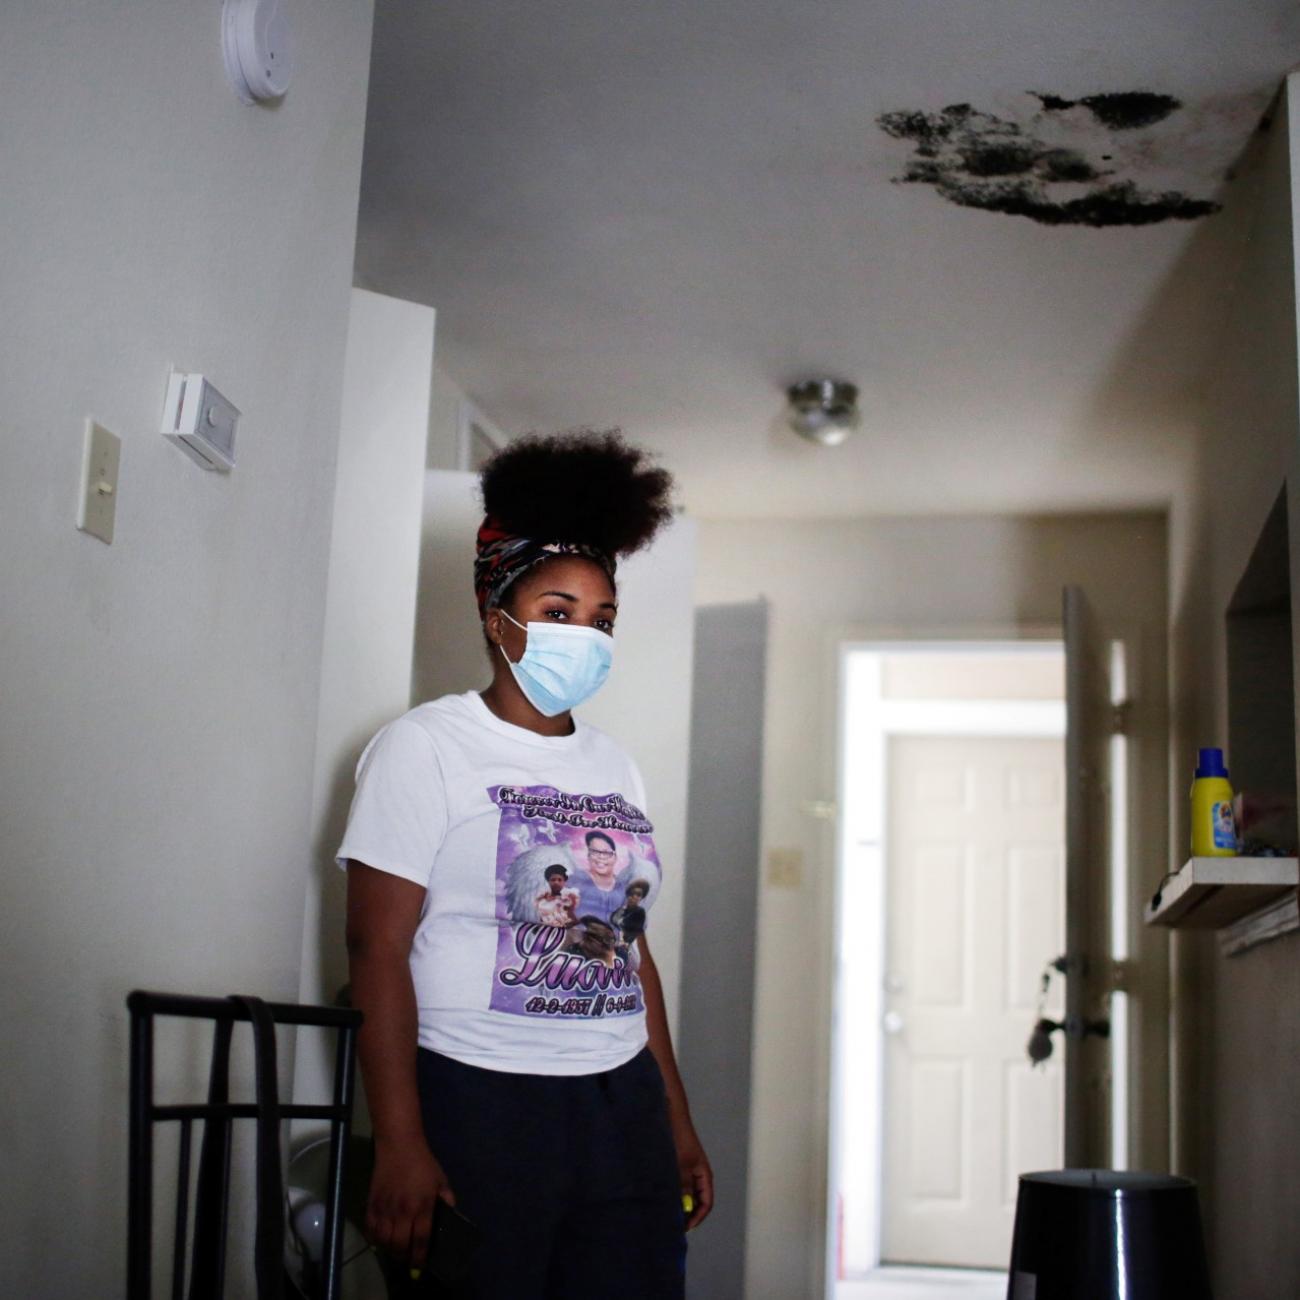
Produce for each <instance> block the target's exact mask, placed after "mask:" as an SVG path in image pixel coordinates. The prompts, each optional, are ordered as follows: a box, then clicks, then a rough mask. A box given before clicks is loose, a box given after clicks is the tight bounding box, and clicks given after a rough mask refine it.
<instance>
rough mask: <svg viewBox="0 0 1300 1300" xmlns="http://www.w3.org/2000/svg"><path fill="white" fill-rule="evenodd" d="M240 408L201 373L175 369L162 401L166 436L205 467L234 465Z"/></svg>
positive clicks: (228, 466)
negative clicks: (185, 372)
mask: <svg viewBox="0 0 1300 1300" xmlns="http://www.w3.org/2000/svg"><path fill="white" fill-rule="evenodd" d="M238 423H239V408H238V407H237V406H236V405H235V404H234V403H233V402H231V401H229V400H228V399H226V398H224V397H222V395H221V394H220V393H219V392H217V390H216V389H215V388H213V386H212V385H211V384H210V383H208V381H207V380H206V379H204V377H203V376H202V375H183V374H181V373H180V372H179V371H174V372H173V373H172V376H171V378H170V379H168V381H167V400H166V401H165V402H164V404H163V427H162V431H163V434H164V436H165V437H168V438H170V439H171V440H172V442H174V443H175V444H176V445H177V446H178V447H179V448H180V449H181V450H182V451H183V452H185V453H186V454H187V455H189V456H190V457H191V458H192V459H194V460H196V461H198V463H199V464H200V465H202V466H203V468H204V469H217V470H222V471H225V472H229V471H230V470H232V469H234V468H235V426H236V425H237V424H238Z"/></svg>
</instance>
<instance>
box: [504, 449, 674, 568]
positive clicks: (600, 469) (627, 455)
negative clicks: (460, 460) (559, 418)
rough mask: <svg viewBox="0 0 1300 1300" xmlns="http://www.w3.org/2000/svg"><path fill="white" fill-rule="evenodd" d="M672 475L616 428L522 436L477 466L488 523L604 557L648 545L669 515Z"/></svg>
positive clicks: (537, 539) (534, 538) (671, 511)
mask: <svg viewBox="0 0 1300 1300" xmlns="http://www.w3.org/2000/svg"><path fill="white" fill-rule="evenodd" d="M672 488H673V480H672V476H671V475H670V474H669V473H668V471H667V470H665V469H660V468H659V467H658V466H657V465H655V464H654V463H653V462H652V461H651V459H650V457H649V456H648V455H647V454H646V453H645V452H644V451H642V450H641V449H640V448H638V447H632V446H629V445H628V444H627V443H626V442H624V441H623V439H622V436H621V435H620V433H619V431H618V430H617V429H609V430H606V431H604V432H594V431H592V430H587V429H583V430H578V431H575V432H570V433H560V434H553V435H550V436H541V435H538V434H529V435H528V436H527V437H524V438H519V439H517V440H516V441H514V442H512V443H510V444H509V445H508V446H506V447H503V448H502V449H501V450H500V451H498V452H496V453H495V454H494V455H493V456H492V457H491V459H490V460H489V461H488V462H487V464H486V465H484V467H483V474H482V491H483V506H484V509H485V511H486V512H487V515H488V517H489V518H491V519H494V520H495V521H496V522H497V523H498V524H499V525H500V526H501V527H502V528H504V529H506V530H507V531H508V532H510V533H514V534H515V535H517V536H519V537H530V538H532V539H533V540H535V541H538V542H572V543H577V544H580V545H585V546H594V547H595V548H596V549H597V550H600V551H603V552H605V554H607V555H609V556H624V555H630V554H632V552H633V551H639V550H640V549H641V548H642V547H643V546H645V545H647V544H648V543H649V542H650V541H651V539H652V538H653V537H654V535H655V534H656V533H657V532H658V531H659V530H660V528H662V527H663V526H664V524H666V523H667V522H668V521H669V520H670V519H671V518H672V514H673V508H672V500H671V496H672Z"/></svg>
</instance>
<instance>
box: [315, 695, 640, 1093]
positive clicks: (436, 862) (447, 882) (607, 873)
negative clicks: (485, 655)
mask: <svg viewBox="0 0 1300 1300" xmlns="http://www.w3.org/2000/svg"><path fill="white" fill-rule="evenodd" d="M575 727H576V730H575V731H574V732H573V733H572V734H571V735H568V736H539V735H537V734H536V733H535V732H532V731H528V730H526V729H524V728H522V727H516V726H513V725H512V724H511V723H508V722H503V721H502V720H501V719H500V718H498V717H497V716H496V715H495V714H494V713H493V712H492V711H491V710H490V709H489V708H488V707H487V705H486V704H484V703H483V701H482V699H481V698H480V697H479V696H478V695H477V694H476V693H475V692H473V691H470V692H467V693H466V694H464V695H446V696H443V697H442V698H441V699H438V700H433V701H431V702H430V703H428V704H421V705H419V706H418V707H417V708H414V709H412V710H411V711H410V712H409V713H406V714H404V715H403V716H402V717H400V718H398V719H396V721H394V722H390V723H389V724H388V725H387V726H386V727H384V728H383V729H382V730H381V731H380V732H379V733H378V734H377V735H376V736H375V738H374V739H373V740H372V741H371V742H370V744H369V745H367V746H366V749H365V751H364V752H363V753H362V755H361V761H360V762H359V763H358V764H357V789H356V794H355V795H354V796H353V799H352V811H351V812H350V813H349V815H348V826H347V831H346V832H345V833H344V836H343V843H342V844H341V845H340V846H339V850H338V861H339V863H340V864H341V865H346V863H347V861H348V860H349V859H354V860H355V861H357V862H363V863H365V864H366V865H367V866H370V867H374V868H376V869H377V870H379V871H387V872H391V873H392V874H393V875H396V876H401V877H403V878H404V879H406V880H410V881H414V882H415V883H416V884H418V885H422V886H424V887H425V889H426V890H427V892H426V894H425V898H424V906H423V910H422V912H421V915H420V923H419V927H418V928H417V930H416V933H415V939H414V942H413V943H412V945H411V976H412V980H413V981H414V984H415V999H416V1002H417V1004H418V1006H419V1023H420V1031H419V1036H420V1045H421V1046H423V1047H427V1048H430V1049H432V1050H433V1051H435V1052H441V1053H442V1054H443V1055H445V1056H451V1057H454V1058H455V1059H456V1060H458V1061H464V1062H466V1063H467V1064H469V1065H477V1066H482V1067H484V1068H486V1069H490V1070H505V1071H510V1072H514V1073H523V1074H592V1073H597V1072H599V1071H602V1070H609V1069H613V1068H614V1067H615V1066H618V1065H621V1064H623V1062H625V1061H628V1060H630V1059H631V1058H632V1057H633V1056H635V1055H636V1054H637V1052H639V1051H640V1050H641V1048H642V1047H643V1046H644V1045H645V1042H646V1028H645V1007H644V1003H643V1000H642V992H641V981H640V979H639V978H638V976H637V973H636V968H637V965H638V961H639V957H638V953H637V950H636V946H635V943H634V942H632V940H634V938H635V935H633V934H625V933H624V932H623V930H622V929H621V928H620V927H618V926H616V925H615V924H614V923H612V922H611V920H610V917H611V916H612V914H613V913H614V912H615V911H617V910H618V909H619V908H620V907H622V906H623V905H624V904H625V902H626V901H627V894H628V890H629V889H630V888H631V887H632V885H633V884H634V882H635V883H636V884H637V885H639V886H640V887H641V888H643V889H644V890H645V891H646V897H645V899H644V901H643V902H641V904H640V906H641V907H643V908H645V909H646V910H647V911H648V910H649V909H650V907H651V905H652V904H653V903H654V901H655V898H656V897H657V896H658V893H659V886H660V881H661V879H662V873H661V869H660V865H659V857H658V854H657V853H656V852H655V846H654V839H653V838H652V836H653V831H654V828H653V827H652V826H651V824H650V822H649V821H648V820H647V818H646V816H645V813H644V812H643V811H642V809H643V808H644V806H645V793H644V787H643V785H642V781H641V774H640V773H639V772H638V771H637V768H636V764H635V763H633V761H632V759H631V758H630V757H629V756H628V755H627V754H626V753H625V752H624V751H623V749H622V748H621V747H620V746H619V745H617V744H616V743H615V742H614V741H613V740H611V739H610V738H609V737H608V736H606V735H605V734H604V733H603V732H601V731H598V730H597V729H596V728H595V727H589V726H586V725H585V724H584V723H582V722H578V721H576V720H575ZM557 867H558V868H560V869H561V870H560V871H557V870H555V868H557ZM548 868H549V869H550V874H549V875H548V874H547V872H548ZM548 895H549V896H553V897H554V898H555V899H556V901H555V902H554V903H550V904H546V903H545V900H546V899H547V897H548ZM561 900H563V901H561ZM635 901H636V899H635V891H634V898H633V902H635ZM539 903H541V904H543V905H542V906H540V907H539ZM556 920H559V921H561V922H567V924H565V923H562V924H555V923H554V922H555V921H556Z"/></svg>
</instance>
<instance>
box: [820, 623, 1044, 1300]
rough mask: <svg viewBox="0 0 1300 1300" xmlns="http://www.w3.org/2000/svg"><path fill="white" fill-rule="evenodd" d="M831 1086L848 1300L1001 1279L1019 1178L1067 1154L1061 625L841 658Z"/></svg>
mask: <svg viewBox="0 0 1300 1300" xmlns="http://www.w3.org/2000/svg"><path fill="white" fill-rule="evenodd" d="M841 682H842V691H841V735H842V745H841V755H840V759H841V762H840V772H841V783H840V795H841V799H840V808H841V810H842V816H841V837H840V852H839V855H838V857H839V882H838V885H839V888H838V897H839V910H838V915H839V923H838V926H837V936H836V943H837V953H836V959H837V960H836V1015H835V1022H834V1049H833V1087H832V1103H831V1134H830V1139H831V1140H830V1150H831V1153H832V1158H831V1198H832V1199H831V1208H832V1214H831V1233H830V1236H831V1240H830V1242H829V1243H828V1250H829V1253H830V1259H829V1260H828V1263H829V1268H828V1276H829V1277H831V1278H833V1279H837V1281H836V1284H835V1287H834V1289H833V1290H831V1291H828V1294H832V1295H833V1296H834V1297H835V1300H893V1298H894V1297H904V1296H917V1297H919V1296H922V1295H924V1296H926V1297H930V1296H935V1297H939V1296H948V1295H951V1296H953V1297H958V1296H972V1295H982V1294H993V1293H996V1292H997V1291H998V1289H999V1287H1000V1286H1005V1281H1004V1279H1003V1275H1002V1274H1001V1272H1000V1270H1001V1269H1003V1268H1004V1267H1005V1263H1006V1260H1007V1258H1008V1257H1009V1254H1010V1245H1011V1229H1012V1222H1013V1219H1014V1212H1015V1196H1016V1185H1017V1178H1018V1175H1019V1174H1020V1173H1021V1172H1023V1171H1025V1170H1028V1169H1035V1168H1038V1169H1041V1168H1055V1167H1058V1166H1059V1165H1060V1164H1061V1163H1062V1142H1063V1131H1062V1116H1063V1078H1062V1071H1061V1068H1060V1063H1059V1058H1058V1059H1053V1060H1049V1061H1047V1062H1046V1063H1045V1065H1044V1066H1042V1067H1040V1068H1037V1069H1035V1068H1032V1067H1031V1066H1030V1062H1029V1060H1028V1058H1027V1056H1026V1051H1025V1046H1026V1043H1027V1040H1028V1038H1029V1034H1030V1031H1031V1029H1032V1028H1033V1025H1034V1023H1035V1021H1036V1020H1037V1019H1038V1018H1039V1017H1041V1016H1044V1015H1045V1016H1048V1017H1050V1018H1053V1019H1059V1018H1060V1016H1061V1014H1062V1010H1063V1008H1062V989H1061V981H1060V980H1059V979H1052V980H1051V982H1050V986H1049V988H1048V989H1047V990H1046V992H1044V990H1043V987H1042V978H1043V971H1044V966H1045V963H1046V962H1048V961H1050V960H1051V959H1052V958H1053V957H1055V956H1056V955H1057V954H1059V953H1060V952H1061V951H1062V950H1063V947H1064V937H1065V936H1064V927H1065V762H1064V737H1065V731H1066V707H1065V653H1064V646H1063V644H1062V643H1061V642H1060V641H1034V642H1010V643H1006V642H989V643H974V644H971V643H961V644H956V643H945V644H934V643H888V644H857V645H852V646H846V647H844V650H843V654H842V659H841Z"/></svg>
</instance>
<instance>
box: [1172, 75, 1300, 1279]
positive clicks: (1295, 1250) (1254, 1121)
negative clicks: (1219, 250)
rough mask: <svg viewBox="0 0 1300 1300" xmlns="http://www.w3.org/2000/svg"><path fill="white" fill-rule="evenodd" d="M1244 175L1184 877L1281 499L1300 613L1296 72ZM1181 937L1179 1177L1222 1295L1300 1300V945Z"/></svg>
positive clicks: (1192, 578) (1217, 408)
mask: <svg viewBox="0 0 1300 1300" xmlns="http://www.w3.org/2000/svg"><path fill="white" fill-rule="evenodd" d="M1243 180H1244V181H1245V183H1246V186H1247V188H1246V191H1245V197H1244V198H1243V200H1242V205H1241V208H1240V210H1239V212H1238V213H1237V214H1236V216H1237V219H1238V220H1239V221H1240V222H1241V223H1242V229H1241V234H1242V237H1243V253H1242V259H1241V264H1240V268H1239V272H1238V276H1237V282H1236V290H1235V297H1234V300H1233V302H1232V304H1231V310H1230V311H1225V314H1224V322H1223V331H1222V336H1221V338H1220V341H1219V346H1218V349H1217V353H1216V355H1217V362H1218V364H1217V367H1216V370H1215V371H1214V373H1213V374H1212V375H1211V376H1210V377H1209V382H1208V386H1207V387H1208V391H1207V401H1206V404H1205V416H1204V423H1203V427H1202V429H1201V433H1200V440H1199V447H1198V456H1197V461H1198V464H1197V471H1196V474H1195V476H1194V478H1193V480H1192V482H1191V483H1189V485H1188V491H1187V492H1186V493H1185V494H1184V495H1183V496H1182V497H1181V498H1180V500H1179V501H1178V503H1177V505H1176V507H1175V511H1174V514H1173V518H1172V521H1171V522H1172V529H1171V535H1172V544H1171V548H1170V611H1171V663H1172V670H1173V682H1172V698H1173V704H1174V711H1173V712H1174V716H1173V722H1174V728H1173V732H1172V742H1171V743H1172V751H1171V752H1172V770H1173V777H1174V780H1173V782H1172V784H1171V799H1172V803H1173V809H1174V818H1173V822H1174V826H1175V834H1174V836H1173V840H1172V842H1171V846H1170V853H1169V860H1170V863H1171V865H1173V864H1175V863H1178V862H1181V861H1182V860H1183V859H1184V858H1185V856H1186V844H1187V834H1188V831H1187V822H1188V817H1187V782H1188V777H1189V769H1190V760H1191V759H1192V758H1193V757H1194V749H1195V747H1197V746H1200V745H1219V744H1226V743H1227V734H1228V733H1227V690H1226V644H1225V635H1224V613H1225V611H1226V608H1227V605H1228V601H1229V600H1230V598H1231V596H1232V592H1233V590H1234V588H1235V586H1236V584H1237V581H1238V579H1239V578H1240V576H1241V574H1242V572H1243V570H1244V569H1245V567H1246V563H1247V561H1248V560H1249V558H1250V553H1251V550H1252V548H1253V547H1254V544H1255V541H1256V538H1257V537H1258V536H1259V532H1260V530H1261V528H1262V527H1263V524H1264V521H1265V519H1266V518H1267V516H1268V513H1269V511H1270V509H1271V508H1272V506H1273V503H1274V501H1275V500H1276V499H1277V496H1278V494H1279V492H1281V491H1282V490H1283V489H1284V488H1285V491H1286V496H1287V502H1288V513H1289V519H1290V554H1291V601H1292V607H1293V610H1294V609H1300V393H1298V387H1300V381H1298V379H1297V360H1298V358H1297V291H1296V231H1297V219H1296V218H1297V204H1298V203H1300V76H1297V75H1294V74H1293V75H1292V76H1291V77H1290V78H1289V79H1288V86H1287V91H1286V93H1285V94H1284V96H1283V97H1282V99H1281V101H1280V103H1279V105H1278V107H1277V111H1276V112H1275V113H1274V114H1273V125H1272V128H1271V130H1270V131H1269V132H1268V134H1267V135H1266V136H1264V137H1262V138H1261V139H1259V140H1258V141H1257V143H1256V148H1255V153H1254V157H1253V158H1252V159H1251V160H1250V161H1249V163H1248V166H1247V168H1246V170H1245V174H1244V176H1243ZM1293 617H1294V615H1293ZM1296 669H1297V670H1300V659H1298V660H1297V662H1296ZM1297 721H1298V722H1300V718H1298V719H1297ZM1228 760H1229V764H1230V765H1231V761H1232V755H1231V754H1229V755H1228ZM1175 940H1176V942H1175V948H1174V962H1175V980H1174V991H1175V1002H1174V1038H1175V1061H1176V1072H1175V1089H1174V1107H1175V1114H1176V1118H1177V1150H1176V1154H1177V1160H1178V1165H1179V1169H1180V1172H1186V1173H1190V1174H1192V1175H1194V1176H1195V1177H1197V1178H1198V1179H1200V1180H1201V1181H1202V1194H1203V1197H1204V1200H1205V1206H1206V1210H1207V1214H1206V1219H1207V1227H1208V1232H1209V1237H1210V1246H1211V1265H1212V1272H1213V1274H1214V1282H1215V1294H1216V1295H1221V1296H1226V1297H1235V1296H1251V1297H1253V1296H1275V1295H1276V1296H1282V1295H1295V1294H1297V1293H1300V1236H1297V1234H1296V1231H1295V1189H1296V1187H1297V1185H1298V1184H1300V1126H1297V1124H1296V1097H1297V1095H1300V934H1295V933H1292V934H1289V935H1287V936H1285V937H1283V938H1281V939H1277V940H1275V941H1274V942H1272V943H1269V944H1266V945H1264V946H1262V947H1259V948H1256V949H1253V950H1251V951H1249V952H1246V953H1244V954H1242V955H1241V956H1238V957H1231V958H1225V957H1223V956H1222V955H1221V954H1220V953H1219V952H1218V950H1217V946H1216V944H1215V940H1214V937H1213V935H1208V934H1200V933H1197V932H1187V931H1184V932H1180V933H1178V934H1177V935H1176V936H1175Z"/></svg>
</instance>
